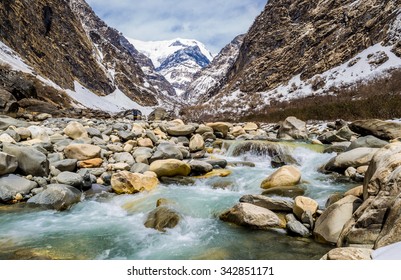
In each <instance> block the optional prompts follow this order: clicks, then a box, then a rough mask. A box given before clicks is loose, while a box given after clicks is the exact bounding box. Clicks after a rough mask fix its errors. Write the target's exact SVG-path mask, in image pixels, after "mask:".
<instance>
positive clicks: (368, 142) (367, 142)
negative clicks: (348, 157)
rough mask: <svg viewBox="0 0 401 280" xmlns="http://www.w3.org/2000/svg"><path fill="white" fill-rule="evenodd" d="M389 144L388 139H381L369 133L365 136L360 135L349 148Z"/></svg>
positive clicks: (377, 146)
mask: <svg viewBox="0 0 401 280" xmlns="http://www.w3.org/2000/svg"><path fill="white" fill-rule="evenodd" d="M387 144H388V142H387V141H384V140H381V139H379V138H377V137H374V136H372V135H368V136H364V137H359V138H358V139H356V140H354V141H352V142H351V145H350V146H349V147H348V149H347V150H348V151H349V150H353V149H356V148H383V147H384V146H386V145H387Z"/></svg>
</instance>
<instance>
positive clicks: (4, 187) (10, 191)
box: [0, 174, 38, 202]
mask: <svg viewBox="0 0 401 280" xmlns="http://www.w3.org/2000/svg"><path fill="white" fill-rule="evenodd" d="M37 186H38V185H37V184H36V183H35V182H32V181H30V180H27V179H25V178H23V177H20V176H17V175H14V174H8V175H4V176H2V177H0V201H1V202H7V201H10V200H13V198H14V196H15V195H16V194H17V193H20V194H22V195H26V194H29V192H30V191H31V190H32V189H34V188H36V187H37Z"/></svg>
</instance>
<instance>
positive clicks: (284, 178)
mask: <svg viewBox="0 0 401 280" xmlns="http://www.w3.org/2000/svg"><path fill="white" fill-rule="evenodd" d="M300 181H301V172H300V171H299V170H298V168H296V167H295V166H292V165H286V166H283V167H280V168H279V169H277V170H276V171H274V172H273V173H272V174H271V175H270V176H269V177H267V178H266V179H264V180H263V181H262V183H261V185H260V187H261V188H262V189H268V188H274V187H281V186H294V185H296V184H298V183H299V182H300Z"/></svg>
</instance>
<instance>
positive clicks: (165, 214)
mask: <svg viewBox="0 0 401 280" xmlns="http://www.w3.org/2000/svg"><path fill="white" fill-rule="evenodd" d="M180 219H181V217H180V215H179V214H178V213H177V212H176V211H175V210H173V209H171V208H169V207H166V206H159V207H157V208H156V209H155V210H153V211H152V212H150V213H149V214H148V217H147V219H146V222H145V224H144V225H145V227H147V228H154V229H156V230H158V231H161V232H165V231H166V228H174V227H176V226H177V225H178V223H179V221H180Z"/></svg>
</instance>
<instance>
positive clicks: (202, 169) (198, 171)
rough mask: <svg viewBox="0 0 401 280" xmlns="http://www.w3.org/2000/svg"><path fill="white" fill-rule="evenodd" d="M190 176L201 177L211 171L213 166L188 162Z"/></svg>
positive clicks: (198, 162) (200, 162) (198, 161)
mask: <svg viewBox="0 0 401 280" xmlns="http://www.w3.org/2000/svg"><path fill="white" fill-rule="evenodd" d="M189 166H190V167H191V172H192V174H195V175H202V174H205V173H208V172H210V171H212V170H213V166H212V165H211V164H210V163H207V162H205V161H200V160H191V161H190V162H189Z"/></svg>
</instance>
